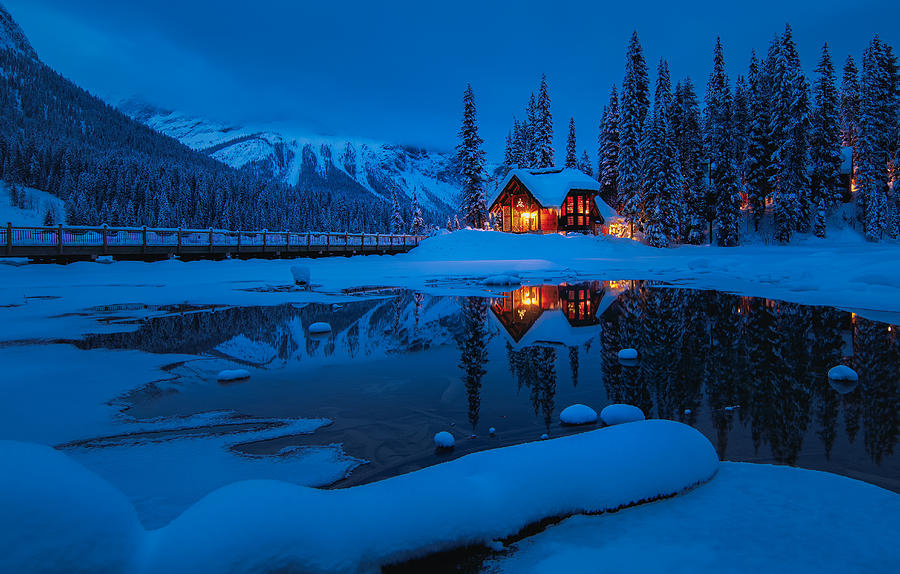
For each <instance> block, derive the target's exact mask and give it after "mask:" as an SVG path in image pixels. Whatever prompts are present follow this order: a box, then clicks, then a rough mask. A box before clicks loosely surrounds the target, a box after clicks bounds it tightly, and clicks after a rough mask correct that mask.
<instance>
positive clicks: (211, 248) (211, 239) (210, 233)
mask: <svg viewBox="0 0 900 574" xmlns="http://www.w3.org/2000/svg"><path fill="white" fill-rule="evenodd" d="M212 252H213V231H212V227H210V228H209V253H210V254H212Z"/></svg>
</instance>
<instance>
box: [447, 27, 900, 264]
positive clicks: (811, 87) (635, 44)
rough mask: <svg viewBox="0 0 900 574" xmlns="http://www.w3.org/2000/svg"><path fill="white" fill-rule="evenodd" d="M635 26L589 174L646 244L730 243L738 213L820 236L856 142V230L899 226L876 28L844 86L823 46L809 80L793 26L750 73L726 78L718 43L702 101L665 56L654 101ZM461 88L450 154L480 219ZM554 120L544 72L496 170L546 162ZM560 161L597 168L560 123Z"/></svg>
mask: <svg viewBox="0 0 900 574" xmlns="http://www.w3.org/2000/svg"><path fill="white" fill-rule="evenodd" d="M650 88H651V86H650V77H649V71H648V66H647V62H646V60H645V58H644V55H643V50H642V47H641V44H640V40H639V39H638V36H637V33H636V32H635V33H633V34H632V36H631V39H630V41H629V44H628V47H627V51H626V57H625V76H624V78H623V80H622V83H621V88H619V87H618V86H616V85H614V86H613V87H612V89H611V91H610V95H609V99H608V102H607V103H606V105H605V106H604V108H603V114H602V120H601V124H600V135H599V139H598V161H597V171H596V178H597V180H598V181H599V182H600V184H601V189H602V192H601V195H602V197H603V199H604V200H605V201H607V203H609V204H610V205H612V206H614V207H615V208H616V209H617V211H618V212H619V213H620V214H621V215H622V216H623V218H624V219H625V221H626V222H627V223H628V224H629V225H630V227H631V230H632V235H633V234H634V233H635V232H636V231H639V232H642V233H643V236H644V237H645V239H646V241H647V242H648V243H649V244H650V245H653V246H657V247H665V246H668V245H671V244H676V243H693V244H698V243H704V242H707V241H708V242H710V243H712V242H715V243H716V244H718V245H720V246H734V245H738V243H739V242H740V236H741V233H740V231H741V225H740V224H741V222H742V220H743V218H742V210H743V211H745V212H746V213H748V214H749V219H750V222H752V225H753V227H754V229H755V230H756V231H757V232H760V231H761V223H762V221H763V219H764V218H765V217H767V216H769V217H770V218H771V222H772V225H771V228H772V235H773V238H774V239H775V240H776V241H778V242H781V243H788V242H790V240H791V237H792V236H793V235H794V234H795V233H797V232H813V233H815V235H817V236H819V237H824V236H825V234H826V231H827V229H826V227H827V221H828V219H829V217H830V216H831V215H832V213H833V212H834V210H835V208H836V207H837V206H838V205H839V204H841V203H843V202H844V201H845V200H847V199H850V195H849V194H847V195H846V197H845V193H844V188H845V187H846V185H845V183H844V182H842V147H847V148H850V149H851V150H852V152H851V153H852V168H851V172H850V174H849V177H850V179H851V181H852V182H853V192H854V194H853V195H854V197H855V206H856V218H857V220H858V222H859V223H860V224H861V226H862V230H863V233H864V234H865V237H866V238H867V239H868V240H870V241H879V240H881V239H883V238H885V237H890V238H896V237H897V236H898V234H900V193H898V192H897V191H894V190H893V187H894V185H893V184H892V182H895V181H896V180H897V179H898V177H900V115H898V114H900V72H898V64H897V57H896V55H895V54H894V51H893V48H892V47H891V46H890V45H888V44H887V43H885V42H883V41H882V40H881V39H880V38H879V37H878V36H875V37H874V38H873V39H872V41H871V42H870V43H869V45H868V47H867V48H866V50H865V52H864V55H863V61H862V69H861V70H859V69H858V68H857V65H856V62H855V61H854V59H853V58H852V56H848V57H847V60H846V63H845V65H844V68H843V75H842V81H841V85H840V88H838V85H837V78H836V74H835V67H834V63H833V61H832V57H831V54H830V51H829V48H828V45H827V44H825V45H823V47H822V51H821V54H820V56H819V59H818V63H817V65H816V68H815V72H814V76H813V78H812V80H810V79H809V78H807V77H806V75H805V74H804V72H803V70H802V67H801V63H800V57H799V53H798V50H797V47H796V44H795V42H794V39H793V34H792V30H791V27H790V25H786V26H785V29H784V32H783V33H781V34H776V36H775V37H774V38H773V39H772V41H771V42H770V43H769V45H768V48H767V50H766V52H765V54H764V55H763V56H760V55H757V53H756V52H755V51H754V52H752V53H751V56H750V64H749V67H748V70H747V73H746V75H743V74H742V75H739V76H738V77H737V79H736V81H735V82H734V83H733V84H732V82H731V80H730V79H729V77H728V74H727V72H726V68H725V51H724V47H723V45H722V42H721V40H720V39H717V40H716V44H715V47H714V49H713V69H712V72H711V73H710V76H709V79H708V81H707V86H706V93H705V97H704V99H703V102H702V105H701V102H700V99H699V97H698V95H697V90H696V88H695V86H694V83H693V82H692V80H691V79H690V78H689V77H685V78H683V79H680V80H678V81H677V82H676V83H675V86H674V88H673V86H672V79H671V76H670V71H669V67H668V64H667V62H666V61H665V60H664V59H661V60H660V62H659V64H658V65H657V68H656V82H655V85H654V92H653V97H652V99H651V94H650ZM475 116H476V112H475V104H474V96H473V95H472V90H471V86H469V87H468V88H467V90H466V94H465V96H464V118H463V124H462V127H461V129H460V134H459V135H460V137H459V145H458V146H457V163H458V165H459V166H460V170H461V173H462V175H463V179H464V182H465V185H464V189H463V194H462V198H463V199H462V204H461V209H460V210H461V212H462V214H463V215H464V217H465V220H466V223H467V224H469V225H473V226H477V227H480V226H481V224H482V223H483V221H484V211H485V209H484V207H483V203H484V185H485V182H486V177H485V175H484V159H483V151H482V150H481V146H482V144H483V140H481V138H480V137H478V130H477V122H476V120H475ZM554 155H555V154H554V150H553V116H552V113H551V110H550V96H549V89H548V87H547V80H546V77H543V78H542V80H541V83H540V87H539V89H538V95H537V97H535V95H534V94H532V95H531V98H530V100H529V102H528V104H527V106H526V109H525V114H524V118H523V119H522V120H519V119H517V118H513V126H512V129H511V130H510V131H509V132H508V134H507V136H506V147H505V152H504V161H503V163H504V168H505V169H507V170H509V169H512V168H514V167H520V168H532V169H534V168H537V169H540V168H547V167H553V166H554ZM565 167H570V168H576V169H580V170H582V171H584V172H585V173H586V174H588V175H591V176H592V177H593V176H594V170H593V169H592V165H591V161H590V159H589V158H588V156H587V152H584V153H583V154H582V156H581V157H578V156H577V146H576V139H575V121H574V118H570V120H569V131H568V138H567V145H566V156H565Z"/></svg>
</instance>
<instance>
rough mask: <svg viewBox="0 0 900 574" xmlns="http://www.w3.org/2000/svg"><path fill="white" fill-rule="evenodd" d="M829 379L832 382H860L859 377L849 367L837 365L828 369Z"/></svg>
mask: <svg viewBox="0 0 900 574" xmlns="http://www.w3.org/2000/svg"><path fill="white" fill-rule="evenodd" d="M828 378H829V379H831V380H832V381H852V382H856V381H858V380H859V375H858V374H856V371H854V370H853V369H851V368H850V367H848V366H847V365H837V366H836V367H831V368H830V369H828Z"/></svg>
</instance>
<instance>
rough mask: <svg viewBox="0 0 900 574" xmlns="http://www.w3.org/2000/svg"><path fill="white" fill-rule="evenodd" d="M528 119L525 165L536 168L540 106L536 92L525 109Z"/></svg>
mask: <svg viewBox="0 0 900 574" xmlns="http://www.w3.org/2000/svg"><path fill="white" fill-rule="evenodd" d="M525 113H526V114H527V117H528V119H527V120H526V121H525V165H524V166H523V167H526V168H535V167H537V166H538V159H537V124H538V108H537V102H536V100H535V99H534V93H532V94H531V98H529V100H528V107H527V108H526V109H525Z"/></svg>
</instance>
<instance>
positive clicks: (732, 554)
mask: <svg viewBox="0 0 900 574" xmlns="http://www.w3.org/2000/svg"><path fill="white" fill-rule="evenodd" d="M735 517H740V519H739V520H735ZM898 521H900V495H898V494H896V493H894V492H890V491H888V490H884V489H881V488H878V487H877V486H872V485H871V484H866V483H864V482H861V481H857V480H853V479H850V478H846V477H843V476H838V475H835V474H829V473H827V472H816V471H811V470H803V469H799V468H792V467H788V466H776V465H768V464H750V463H738V462H722V463H721V464H720V466H719V472H718V473H717V474H716V476H715V478H713V479H712V480H711V481H709V483H708V484H706V485H704V486H703V487H702V488H698V489H695V490H693V491H691V492H689V493H687V494H686V495H684V496H676V497H675V498H672V499H669V500H661V501H659V502H656V503H654V504H649V505H646V506H642V507H639V508H633V509H630V510H628V511H626V512H615V513H609V514H603V515H600V516H575V517H572V518H569V519H568V520H565V521H563V522H562V523H560V524H559V525H557V526H551V527H549V528H548V529H547V530H545V531H544V532H542V533H540V534H537V535H535V536H532V537H530V538H526V539H525V540H523V541H521V542H518V543H516V544H515V545H514V546H513V547H512V549H511V551H510V552H507V553H506V554H504V555H503V556H502V557H499V558H497V559H496V561H494V562H490V563H488V564H486V565H485V568H484V571H485V572H496V573H503V574H507V573H508V574H539V573H547V572H595V571H598V569H597V565H598V564H602V565H603V571H604V572H666V573H667V574H695V573H696V572H716V571H724V572H732V573H751V572H772V573H775V572H778V573H799V572H816V573H817V574H846V573H849V572H854V573H860V574H861V573H863V572H884V573H887V572H898V571H900V544H897V532H898V531H900V524H898ZM648 548H649V549H650V550H652V551H648ZM761 549H765V550H764V551H761Z"/></svg>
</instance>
